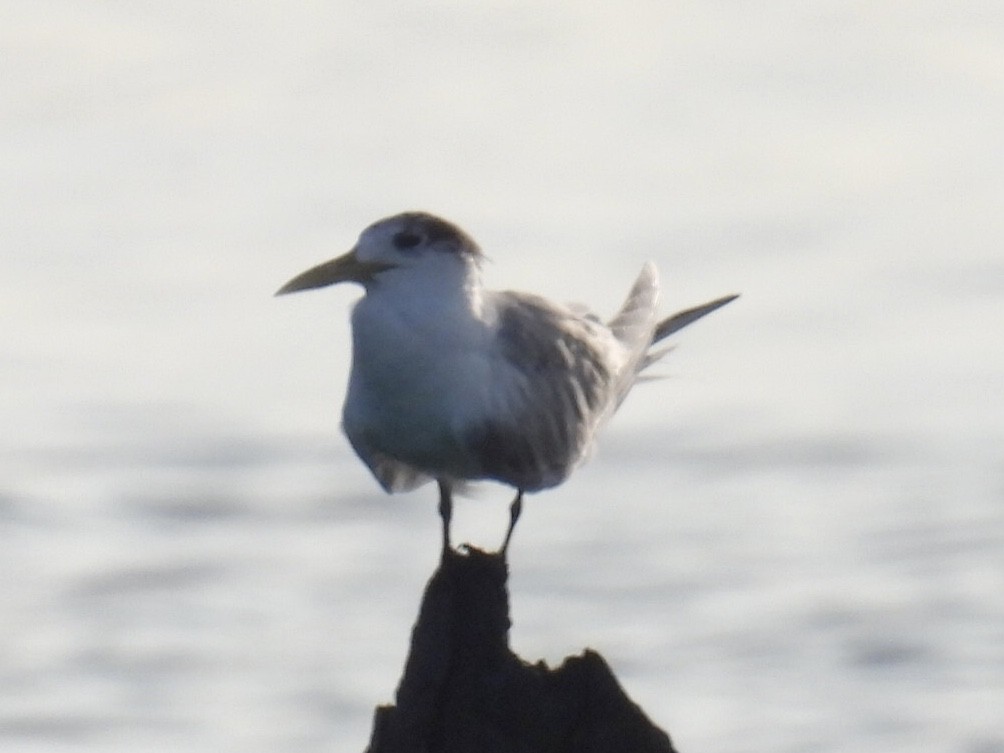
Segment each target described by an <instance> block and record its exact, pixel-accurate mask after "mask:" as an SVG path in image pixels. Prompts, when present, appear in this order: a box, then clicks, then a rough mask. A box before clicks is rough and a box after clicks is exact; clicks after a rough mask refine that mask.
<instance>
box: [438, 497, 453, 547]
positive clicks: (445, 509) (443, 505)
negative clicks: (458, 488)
mask: <svg viewBox="0 0 1004 753" xmlns="http://www.w3.org/2000/svg"><path fill="white" fill-rule="evenodd" d="M438 483H439V517H440V518H442V519H443V556H444V557H445V556H446V553H447V552H448V551H450V518H452V517H453V497H452V495H451V491H450V484H449V482H447V481H443V480H442V479H438Z"/></svg>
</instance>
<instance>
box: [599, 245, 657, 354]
mask: <svg viewBox="0 0 1004 753" xmlns="http://www.w3.org/2000/svg"><path fill="white" fill-rule="evenodd" d="M658 301H659V273H658V271H657V270H656V268H655V265H654V264H652V262H648V263H646V264H645V266H644V267H642V270H641V273H640V274H639V275H638V279H637V280H635V283H634V285H633V286H632V287H631V292H630V293H628V297H627V300H625V301H624V305H623V306H621V310H620V311H618V312H617V315H616V316H614V318H613V319H611V320H610V322H609V323H608V324H607V326H608V327H609V328H610V331H611V332H613V334H614V337H616V338H617V339H618V340H619V341H620V342H622V343H623V344H624V345H626V346H628V348H630V349H632V350H633V349H635V348H636V347H637V348H642V347H646V346H647V345H648V344H649V343H651V342H652V340H651V337H652V332H653V330H654V328H655V326H656V324H655V307H656V304H657V303H658Z"/></svg>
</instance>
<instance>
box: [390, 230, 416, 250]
mask: <svg viewBox="0 0 1004 753" xmlns="http://www.w3.org/2000/svg"><path fill="white" fill-rule="evenodd" d="M393 240H394V248H398V249H400V250H402V251H403V250H405V249H406V248H415V246H417V245H418V244H419V243H421V242H422V238H421V236H419V235H415V233H409V232H408V231H407V230H402V231H401V232H400V233H395V234H394V239H393Z"/></svg>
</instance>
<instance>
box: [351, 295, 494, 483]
mask: <svg viewBox="0 0 1004 753" xmlns="http://www.w3.org/2000/svg"><path fill="white" fill-rule="evenodd" d="M365 304H366V301H365V299H364V300H363V301H361V302H360V304H359V305H358V306H357V307H356V309H355V311H354V312H353V320H352V321H353V353H352V373H351V376H350V380H349V392H348V396H347V398H346V401H345V406H344V409H343V428H344V429H345V433H346V434H347V435H348V437H349V439H350V440H351V441H352V444H353V446H354V447H356V449H357V451H359V452H360V454H363V453H365V452H366V451H367V448H369V449H371V450H375V451H377V452H379V453H381V454H383V455H386V456H388V457H390V458H392V459H394V460H396V461H398V462H401V463H405V464H407V465H409V466H411V467H413V468H416V469H418V470H422V471H424V472H426V473H428V474H429V475H431V476H443V475H448V476H454V477H458V478H465V477H470V476H471V475H472V474H474V473H476V472H477V467H476V459H475V458H473V457H472V456H471V455H470V453H469V452H468V451H467V449H466V447H465V446H464V444H463V435H464V428H465V427H466V426H468V425H470V423H471V421H472V420H476V419H477V417H478V415H479V414H481V413H482V412H483V411H484V410H485V406H486V405H487V400H486V397H487V396H486V390H487V389H488V368H489V364H488V361H487V360H486V358H485V355H484V350H483V348H482V347H481V343H480V342H479V338H481V337H483V328H482V327H480V326H479V325H480V323H479V322H477V321H476V320H469V321H468V322H467V324H468V325H469V326H460V327H447V328H443V327H442V326H441V323H437V322H433V321H422V320H415V319H407V318H405V317H402V316H397V315H394V312H388V311H387V309H386V308H381V309H379V310H377V311H372V310H370V309H369V308H368V307H367V306H366V305H365ZM454 321H455V320H454ZM437 325H438V326H437ZM363 459H364V460H366V461H367V462H370V459H369V458H366V457H364V458H363Z"/></svg>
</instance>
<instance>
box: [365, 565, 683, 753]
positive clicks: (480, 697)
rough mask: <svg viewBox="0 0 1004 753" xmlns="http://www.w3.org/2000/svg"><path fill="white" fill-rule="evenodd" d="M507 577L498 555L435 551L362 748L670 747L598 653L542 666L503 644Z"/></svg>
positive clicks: (483, 752)
mask: <svg viewBox="0 0 1004 753" xmlns="http://www.w3.org/2000/svg"><path fill="white" fill-rule="evenodd" d="M507 580H508V569H507V567H506V563H505V561H504V559H503V557H502V556H501V555H499V554H489V553H485V552H482V551H479V550H477V549H466V550H465V551H464V552H454V551H448V552H446V553H445V554H444V557H443V560H442V561H441V563H440V566H439V569H438V570H437V571H436V572H435V573H434V574H433V576H432V578H431V579H430V581H429V583H428V585H427V586H426V590H425V596H424V597H423V600H422V606H421V609H420V611H419V616H418V622H417V623H416V625H415V628H414V630H413V631H412V639H411V650H410V652H409V655H408V660H407V662H406V664H405V669H404V675H403V676H402V678H401V683H400V685H399V687H398V690H397V704H396V705H395V706H381V707H379V708H377V710H376V714H375V717H374V723H373V733H372V737H371V740H370V744H369V747H368V749H367V753H544V752H545V751H546V752H547V753H624V752H625V751H630V752H631V753H675V751H674V749H673V746H672V744H671V742H670V739H669V736H668V735H667V734H666V733H665V732H663V731H662V730H660V729H659V728H658V727H656V726H654V725H653V724H652V723H651V722H650V721H649V720H648V718H647V717H646V716H645V714H644V712H643V711H642V710H641V709H640V708H639V707H638V706H637V705H635V704H634V703H633V702H632V701H631V700H630V699H629V698H628V697H627V696H626V695H625V694H624V691H623V690H622V689H621V687H620V685H619V683H618V682H617V679H616V678H615V677H614V676H613V673H612V672H611V671H610V667H609V666H608V665H607V663H606V662H605V661H604V660H603V658H602V657H601V656H600V655H599V654H597V653H595V652H594V651H591V650H588V649H587V650H586V651H584V652H583V653H582V654H581V655H580V656H573V657H569V658H567V659H565V661H564V662H563V663H562V665H561V666H560V667H558V668H557V669H549V668H548V667H547V666H546V665H545V664H544V662H542V661H541V662H538V663H536V664H528V663H526V662H524V661H523V660H521V659H520V658H519V657H518V656H516V655H515V654H514V653H512V651H511V650H510V649H509V627H510V624H511V623H510V621H509V595H508V591H507V589H506V583H507Z"/></svg>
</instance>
